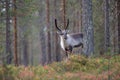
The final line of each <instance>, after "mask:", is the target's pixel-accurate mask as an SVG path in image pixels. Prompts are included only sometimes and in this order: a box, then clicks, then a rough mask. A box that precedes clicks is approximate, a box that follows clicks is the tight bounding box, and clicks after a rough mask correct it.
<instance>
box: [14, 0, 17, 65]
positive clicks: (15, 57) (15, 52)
mask: <svg viewBox="0 0 120 80" xmlns="http://www.w3.org/2000/svg"><path fill="white" fill-rule="evenodd" d="M13 3H14V18H13V26H14V63H15V65H16V66H18V51H17V16H16V15H17V12H16V0H13Z"/></svg>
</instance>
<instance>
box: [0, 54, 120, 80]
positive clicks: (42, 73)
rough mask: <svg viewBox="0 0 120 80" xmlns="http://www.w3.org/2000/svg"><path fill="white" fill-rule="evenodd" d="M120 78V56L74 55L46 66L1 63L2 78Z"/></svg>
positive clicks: (0, 73)
mask: <svg viewBox="0 0 120 80" xmlns="http://www.w3.org/2000/svg"><path fill="white" fill-rule="evenodd" d="M108 78H109V79H111V80H120V56H119V55H117V56H112V57H105V56H104V57H99V58H98V57H96V58H86V57H84V56H77V55H73V56H71V57H70V59H69V60H68V61H62V62H54V63H52V64H49V65H45V66H41V65H39V66H27V67H25V66H19V67H15V66H13V65H1V66H0V79H1V80H108Z"/></svg>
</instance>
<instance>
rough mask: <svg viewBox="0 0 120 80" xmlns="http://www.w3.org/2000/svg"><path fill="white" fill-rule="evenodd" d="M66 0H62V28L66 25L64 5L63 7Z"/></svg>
mask: <svg viewBox="0 0 120 80" xmlns="http://www.w3.org/2000/svg"><path fill="white" fill-rule="evenodd" d="M65 3H66V0H62V13H63V22H64V28H65V27H66V9H65V8H66V7H65Z"/></svg>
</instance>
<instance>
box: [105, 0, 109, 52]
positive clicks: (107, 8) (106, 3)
mask: <svg viewBox="0 0 120 80" xmlns="http://www.w3.org/2000/svg"><path fill="white" fill-rule="evenodd" d="M104 4H105V5H104V6H105V9H104V13H105V22H104V25H105V31H104V34H105V37H104V38H105V44H104V47H105V48H104V49H105V52H107V51H108V48H109V47H110V25H109V24H110V23H109V0H104Z"/></svg>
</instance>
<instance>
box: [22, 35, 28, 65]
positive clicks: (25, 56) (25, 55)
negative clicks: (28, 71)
mask: <svg viewBox="0 0 120 80" xmlns="http://www.w3.org/2000/svg"><path fill="white" fill-rule="evenodd" d="M28 57H29V55H28V40H27V38H26V37H24V39H23V64H24V65H25V66H28V63H29V58H28Z"/></svg>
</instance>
